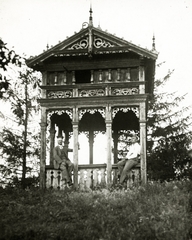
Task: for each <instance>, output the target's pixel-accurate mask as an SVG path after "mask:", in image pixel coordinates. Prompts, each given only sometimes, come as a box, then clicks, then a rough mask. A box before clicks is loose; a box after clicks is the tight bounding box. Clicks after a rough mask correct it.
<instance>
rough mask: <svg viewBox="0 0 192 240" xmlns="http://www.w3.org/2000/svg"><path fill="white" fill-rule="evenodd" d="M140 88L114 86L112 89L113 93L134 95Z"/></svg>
mask: <svg viewBox="0 0 192 240" xmlns="http://www.w3.org/2000/svg"><path fill="white" fill-rule="evenodd" d="M138 93H139V89H138V88H114V89H112V95H134V94H138Z"/></svg>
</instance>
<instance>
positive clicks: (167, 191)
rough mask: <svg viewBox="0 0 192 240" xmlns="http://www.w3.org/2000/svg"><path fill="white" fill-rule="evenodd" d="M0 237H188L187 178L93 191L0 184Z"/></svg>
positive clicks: (191, 201) (190, 199) (190, 197)
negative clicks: (11, 187)
mask: <svg viewBox="0 0 192 240" xmlns="http://www.w3.org/2000/svg"><path fill="white" fill-rule="evenodd" d="M0 196H1V197H0V213H1V214H0V239H1V240H3V239H4V240H9V239H11V240H16V239H27V240H31V239H34V240H38V239H43V240H47V239H48V240H49V239H57V240H59V239H66V240H67V239H70V240H73V239H77V240H81V239H82V240H85V239H86V240H87V239H88V240H89V239H91V240H96V239H98V240H124V239H125V240H129V239H139V240H141V239H142V240H145V239H147V240H150V239H151V240H155V239H163V240H164V239H168V240H169V239H172V240H177V239H179V240H180V239H181V240H185V239H186V240H190V239H192V184H191V182H170V183H162V184H160V183H149V184H148V185H147V186H145V187H137V188H133V189H129V190H127V191H124V190H116V189H113V190H107V189H103V190H95V191H92V192H73V191H71V192H69V191H53V190H46V191H40V190H38V189H33V190H28V191H23V190H18V189H1V190H0Z"/></svg>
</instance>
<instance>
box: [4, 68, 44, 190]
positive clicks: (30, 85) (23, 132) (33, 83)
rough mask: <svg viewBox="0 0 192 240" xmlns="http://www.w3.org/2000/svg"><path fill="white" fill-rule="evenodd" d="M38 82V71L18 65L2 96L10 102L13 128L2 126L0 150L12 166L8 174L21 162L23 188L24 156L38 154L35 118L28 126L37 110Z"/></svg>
mask: <svg viewBox="0 0 192 240" xmlns="http://www.w3.org/2000/svg"><path fill="white" fill-rule="evenodd" d="M39 82H40V76H39V75H38V73H37V72H34V71H33V70H32V69H30V68H28V67H26V65H23V66H22V67H21V68H19V71H18V74H17V76H16V77H15V80H14V79H12V81H11V84H10V87H9V89H8V90H7V92H6V95H5V96H4V97H3V99H4V100H5V101H9V102H10V103H11V111H12V113H13V114H14V116H15V119H16V121H17V132H16V131H15V132H14V131H13V132H12V131H10V130H9V129H6V128H5V129H4V130H3V133H2V134H3V137H2V141H0V147H2V149H3V150H2V154H4V156H6V161H7V163H8V167H10V169H11V171H12V170H13V171H12V174H14V173H15V174H16V170H17V171H18V169H19V168H21V166H22V170H21V173H22V178H21V182H22V186H23V188H25V186H26V173H27V172H28V171H29V169H30V168H29V167H28V168H27V158H30V157H31V156H34V155H38V154H39V151H38V148H39V146H37V145H36V142H37V139H38V135H39V132H37V133H35V134H34V133H33V132H32V131H33V130H34V129H35V128H37V129H38V121H37V122H36V123H35V127H33V129H32V126H29V123H31V122H32V118H33V120H34V115H35V113H36V112H37V111H38V110H39V107H38V104H37V97H38V96H39V93H40V92H39V88H38V86H39ZM33 123H34V122H33ZM18 130H19V131H18ZM14 169H16V170H14ZM4 172H6V171H5V170H4ZM16 175H17V174H16Z"/></svg>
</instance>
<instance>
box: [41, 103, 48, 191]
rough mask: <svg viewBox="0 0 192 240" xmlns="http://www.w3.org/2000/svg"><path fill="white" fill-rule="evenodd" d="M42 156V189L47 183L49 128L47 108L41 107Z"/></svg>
mask: <svg viewBox="0 0 192 240" xmlns="http://www.w3.org/2000/svg"><path fill="white" fill-rule="evenodd" d="M40 126H41V154H40V188H41V189H43V188H45V187H46V181H45V162H46V128H47V116H46V108H45V107H41V123H40Z"/></svg>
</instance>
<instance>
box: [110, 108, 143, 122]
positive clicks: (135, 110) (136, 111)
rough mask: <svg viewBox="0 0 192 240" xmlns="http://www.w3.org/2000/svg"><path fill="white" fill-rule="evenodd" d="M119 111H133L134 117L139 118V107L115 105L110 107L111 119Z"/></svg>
mask: <svg viewBox="0 0 192 240" xmlns="http://www.w3.org/2000/svg"><path fill="white" fill-rule="evenodd" d="M119 111H122V112H124V113H127V112H128V111H132V112H134V113H135V115H136V117H137V118H139V107H115V108H113V109H112V118H113V119H114V117H115V115H116V114H117V113H118V112H119Z"/></svg>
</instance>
